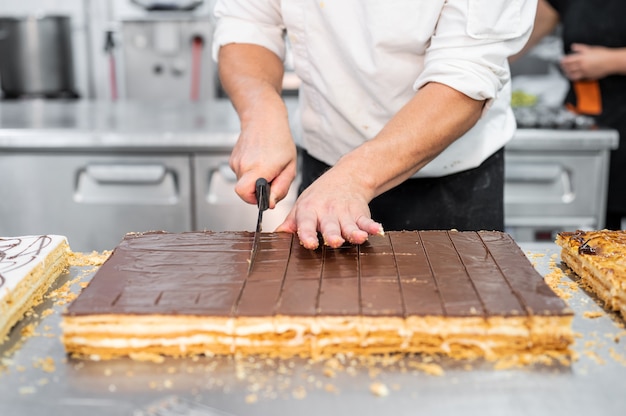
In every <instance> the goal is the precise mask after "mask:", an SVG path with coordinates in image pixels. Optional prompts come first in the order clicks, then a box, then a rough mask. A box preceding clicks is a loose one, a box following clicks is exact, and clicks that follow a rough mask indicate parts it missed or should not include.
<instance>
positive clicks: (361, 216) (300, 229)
mask: <svg viewBox="0 0 626 416" xmlns="http://www.w3.org/2000/svg"><path fill="white" fill-rule="evenodd" d="M370 200H371V197H370V195H369V192H368V191H367V190H366V189H362V185H361V184H357V183H356V181H353V180H352V175H346V174H341V173H340V172H338V171H337V169H336V168H331V169H330V170H328V171H327V172H326V173H325V174H324V175H322V176H320V177H319V178H318V179H317V180H316V181H315V182H314V183H313V184H311V186H309V187H308V188H307V189H306V190H305V191H304V192H303V193H302V194H301V195H300V197H299V198H298V200H297V201H296V203H295V205H294V207H293V208H292V210H291V212H290V213H289V215H288V216H287V218H286V219H285V221H284V222H283V223H282V224H281V225H280V226H278V228H277V229H276V231H279V232H280V231H282V232H291V233H297V235H298V238H299V239H300V243H301V244H302V245H303V246H304V247H305V248H307V249H311V250H314V249H316V248H317V247H318V245H319V240H318V237H317V232H318V230H319V232H320V233H321V234H322V237H323V239H324V244H326V245H328V246H330V247H333V248H337V247H340V246H341V245H342V244H343V243H344V242H345V241H348V242H350V243H353V244H362V243H364V242H365V241H366V240H367V238H368V236H369V235H370V234H382V233H383V227H382V225H381V224H379V223H377V222H375V221H373V220H372V219H371V214H370V210H369V206H368V203H369V201H370Z"/></svg>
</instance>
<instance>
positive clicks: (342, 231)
mask: <svg viewBox="0 0 626 416" xmlns="http://www.w3.org/2000/svg"><path fill="white" fill-rule="evenodd" d="M536 6H537V0H519V1H515V2H511V1H507V0H367V1H363V0H341V1H338V0H326V1H322V0H300V1H297V0H282V1H281V0H266V1H262V2H260V1H258V0H217V3H216V6H215V10H214V13H215V16H216V19H217V26H216V30H215V34H214V44H213V55H214V58H215V59H217V60H218V67H219V76H220V80H221V82H222V85H223V87H224V89H225V91H226V92H227V93H228V95H229V97H230V99H231V101H232V103H233V105H234V107H235V110H236V111H237V113H238V115H239V119H240V122H241V132H240V136H239V139H238V141H237V143H236V145H235V147H234V149H233V152H232V154H231V157H230V165H231V167H232V169H233V170H234V172H235V173H236V175H237V178H238V180H237V184H236V186H235V190H236V192H237V193H238V194H239V196H240V197H241V198H242V199H243V200H244V201H246V202H248V203H251V204H255V203H256V198H255V192H254V191H255V182H256V179H257V178H259V177H264V178H266V179H267V180H268V181H270V182H271V184H272V186H271V193H270V208H273V207H274V206H275V205H276V203H277V202H279V201H280V200H281V199H282V198H284V197H285V196H286V194H287V192H288V189H289V186H290V184H291V183H292V181H293V180H294V178H295V176H296V169H297V167H296V160H297V151H296V145H295V143H294V140H293V137H292V133H291V131H290V128H289V122H288V116H287V110H286V107H285V104H284V102H283V100H282V99H281V87H282V79H283V74H284V59H285V53H286V45H287V44H289V45H290V48H291V51H292V53H293V59H294V67H295V72H296V74H297V75H298V77H299V78H300V79H301V81H302V84H301V87H300V90H299V105H300V116H301V120H300V122H301V127H302V147H303V149H302V166H301V167H300V169H301V175H302V186H301V189H300V194H299V197H298V199H297V201H296V203H295V205H294V207H293V209H292V210H291V211H290V213H289V214H288V215H287V218H286V219H285V221H284V222H283V223H282V224H281V225H279V226H278V228H277V230H276V231H286V232H294V233H297V234H298V236H299V238H300V242H301V243H302V244H303V245H304V246H305V247H307V248H311V249H314V248H316V247H317V246H318V241H319V240H318V232H319V233H321V235H322V237H323V240H324V243H325V244H328V245H329V246H331V247H338V246H340V245H341V244H343V243H344V242H345V241H348V242H351V243H356V244H360V243H362V242H364V241H365V240H366V239H367V237H368V235H370V234H377V233H382V231H383V227H384V228H386V229H393V230H402V229H407V230H410V229H420V230H423V229H458V230H481V229H482V230H502V229H503V227H504V225H503V217H504V215H503V204H504V202H503V188H504V183H503V182H504V180H503V171H504V159H503V146H504V145H505V144H506V143H507V141H509V140H510V139H511V138H512V136H513V132H514V129H515V120H514V117H513V113H512V111H511V109H510V105H509V99H510V72H509V69H508V64H507V58H508V56H510V55H512V54H515V53H516V52H518V51H519V50H520V49H521V48H522V47H523V46H524V44H525V42H526V40H527V39H528V37H529V35H530V33H531V30H532V25H533V20H534V16H535V11H536Z"/></svg>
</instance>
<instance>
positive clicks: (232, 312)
mask: <svg viewBox="0 0 626 416" xmlns="http://www.w3.org/2000/svg"><path fill="white" fill-rule="evenodd" d="M252 241H253V234H252V233H250V232H210V231H207V232H187V233H178V234H171V233H163V232H150V233H144V234H129V235H127V236H126V237H125V238H124V240H123V241H122V242H121V243H120V244H119V245H118V247H116V248H115V250H114V251H113V253H112V255H111V257H110V258H109V259H108V260H107V261H106V262H105V263H104V264H103V265H102V267H101V268H100V269H99V270H98V272H97V273H96V274H95V276H94V277H93V279H92V281H91V283H90V284H89V286H88V287H87V288H85V289H84V290H83V292H82V293H81V294H80V295H79V296H78V298H77V299H76V300H75V301H74V302H73V303H72V304H71V305H70V307H69V308H68V311H67V314H68V315H70V316H78V315H87V314H189V315H201V316H203V315H207V316H224V317H241V316H250V317H259V316H272V315H290V316H322V315H326V316H327V315H335V316H336V315H364V316H397V317H409V316H425V315H431V316H479V317H489V316H515V315H520V316H525V315H570V314H571V312H570V310H569V309H568V308H567V306H566V304H565V302H564V301H563V300H561V299H560V298H559V297H558V296H556V295H555V294H554V292H552V290H551V289H550V288H549V287H548V286H547V285H546V283H545V282H544V280H543V278H542V277H541V275H539V273H537V271H536V270H535V269H534V267H533V266H532V265H531V264H530V262H529V260H528V259H527V258H526V256H525V255H524V253H523V252H522V251H521V249H520V248H519V247H518V246H517V244H516V243H515V242H514V241H513V240H512V238H511V237H510V236H509V235H508V234H505V233H501V232H485V231H480V232H456V231H420V232H417V231H411V232H409V231H397V232H396V231H392V232H388V233H386V235H385V236H372V237H370V239H369V241H368V242H366V243H364V244H362V245H360V246H353V245H344V246H342V247H340V248H337V249H332V248H329V247H326V246H322V247H320V248H319V249H317V250H315V251H310V250H307V249H305V248H303V247H302V246H301V245H300V244H299V242H298V239H297V238H294V236H293V235H291V234H286V233H263V234H262V235H261V240H260V250H259V252H258V254H257V257H256V260H255V267H254V269H253V270H252V272H251V273H250V275H247V270H248V259H249V254H250V249H251V245H252Z"/></svg>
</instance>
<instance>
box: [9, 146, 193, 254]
mask: <svg viewBox="0 0 626 416" xmlns="http://www.w3.org/2000/svg"><path fill="white" fill-rule="evenodd" d="M191 174H192V173H191V169H190V163H189V156H188V155H185V154H181V155H167V156H165V155H161V156H154V155H121V154H90V153H78V154H63V153H17V154H8V155H7V154H0V177H3V178H12V179H11V180H6V181H5V183H4V184H3V186H2V188H1V189H0V200H2V203H0V218H2V220H0V221H1V224H0V234H2V235H8V236H12V235H27V234H62V235H67V236H68V237H69V240H70V244H71V246H72V248H73V249H74V250H77V251H78V250H84V251H90V250H99V251H101V250H104V249H111V248H113V247H114V246H115V245H117V243H118V242H119V241H120V240H121V238H122V237H123V236H124V234H125V233H126V232H129V231H145V230H153V229H164V230H168V231H172V232H178V231H185V230H189V229H191V228H192V226H193V218H192V216H191Z"/></svg>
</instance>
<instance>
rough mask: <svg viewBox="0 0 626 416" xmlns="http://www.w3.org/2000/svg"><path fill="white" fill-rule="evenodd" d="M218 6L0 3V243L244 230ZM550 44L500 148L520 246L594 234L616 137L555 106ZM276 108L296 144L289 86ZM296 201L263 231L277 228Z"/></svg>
mask: <svg viewBox="0 0 626 416" xmlns="http://www.w3.org/2000/svg"><path fill="white" fill-rule="evenodd" d="M213 5H214V0H204V1H203V0H178V1H177V0H20V1H3V2H1V3H0V85H1V87H2V88H1V93H0V94H1V95H0V177H2V178H3V181H2V185H0V235H5V236H11V235H24V234H41V233H48V234H63V235H66V236H68V237H69V240H70V245H71V246H72V248H73V249H74V250H75V251H90V250H105V249H111V248H113V247H114V246H115V245H116V244H117V243H118V242H119V241H120V240H121V238H122V237H123V235H124V234H125V233H126V232H140V231H147V230H155V229H158V230H166V231H171V232H179V231H186V230H197V229H210V230H217V231H219V230H253V229H254V226H255V222H256V207H253V206H248V205H246V204H244V203H243V202H241V201H240V200H239V198H238V197H237V196H236V195H235V193H234V191H233V186H234V174H233V173H232V171H231V170H230V168H229V167H228V155H229V153H230V149H231V148H232V146H233V144H234V143H235V141H236V139H237V135H238V129H239V126H238V120H237V117H236V114H235V113H234V111H233V109H232V107H231V106H230V103H229V102H228V100H227V98H225V97H224V94H223V92H222V90H221V88H220V85H219V81H218V78H217V74H216V66H215V63H214V62H213V61H212V59H211V56H210V55H211V50H210V47H211V37H212V32H213V27H214V22H213V20H212V16H211V10H212V8H213ZM561 53H562V52H561V44H560V41H559V37H558V36H557V34H555V36H552V37H549V38H547V39H545V40H544V41H543V42H542V43H541V44H540V45H539V46H537V47H536V48H535V49H534V50H533V51H531V52H530V53H529V54H528V55H527V56H525V57H524V58H523V59H521V60H520V61H518V62H516V63H515V64H514V65H513V67H512V71H513V75H514V82H513V88H514V94H513V104H514V110H515V113H516V116H517V119H518V124H519V126H520V129H519V130H518V133H517V134H516V137H515V138H514V140H513V141H512V142H511V143H510V144H509V145H507V148H506V188H505V193H506V195H505V204H506V212H505V215H506V227H507V231H508V232H510V233H511V234H512V235H513V236H514V237H515V238H516V239H517V240H518V241H553V239H554V235H555V233H556V232H558V231H562V230H574V229H595V228H602V227H603V226H604V209H605V204H606V191H607V173H608V155H609V151H610V149H612V148H615V147H616V146H617V145H618V137H617V133H616V132H615V131H612V130H606V129H603V128H602V127H601V126H594V125H593V122H592V121H591V120H589V119H587V118H585V117H579V116H575V115H573V114H571V113H569V112H567V111H566V110H564V109H563V108H562V106H561V100H562V98H563V96H564V94H565V92H566V90H567V82H566V81H565V79H564V78H563V76H562V74H561V73H560V72H559V70H558V65H557V61H558V59H559V57H560V56H561ZM291 69H292V66H291V64H290V57H289V56H288V58H287V73H286V75H285V80H284V87H285V92H284V96H285V100H286V102H287V104H288V108H289V111H290V115H291V117H292V120H293V121H294V122H293V123H292V128H293V130H294V135H295V138H296V140H298V137H299V135H298V125H297V111H298V109H297V87H298V79H297V77H296V76H295V75H294V74H293V72H292V71H291ZM294 199H295V184H294V188H293V189H292V192H291V194H290V195H289V197H288V198H287V199H286V200H285V201H284V202H282V203H281V204H280V205H279V208H278V209H276V210H275V211H274V212H271V213H269V214H268V215H267V219H266V220H265V221H264V226H265V229H266V230H267V231H269V230H272V229H273V227H275V226H277V225H278V224H279V223H280V222H281V221H282V218H283V217H284V216H285V215H286V213H287V212H288V210H289V207H290V205H291V204H292V203H293V201H294Z"/></svg>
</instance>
